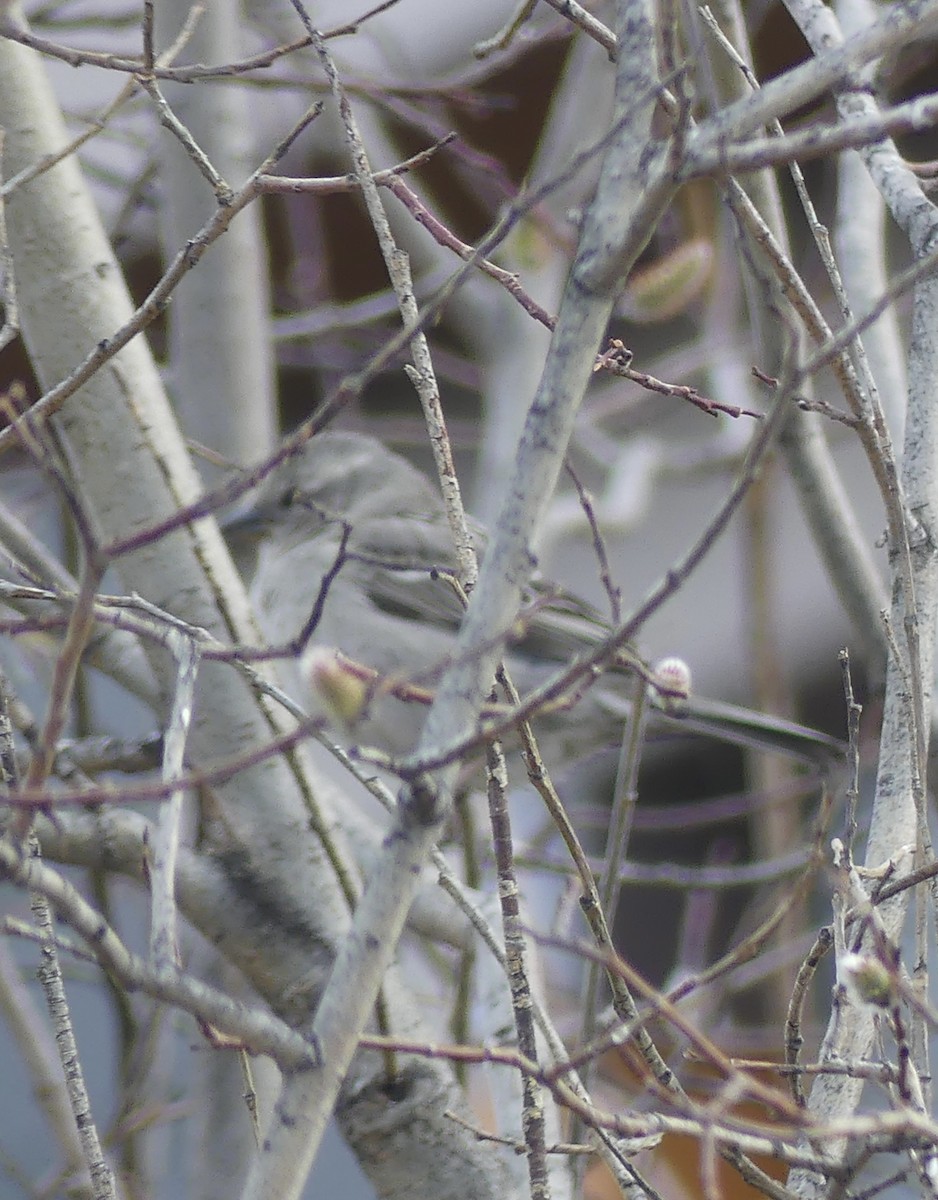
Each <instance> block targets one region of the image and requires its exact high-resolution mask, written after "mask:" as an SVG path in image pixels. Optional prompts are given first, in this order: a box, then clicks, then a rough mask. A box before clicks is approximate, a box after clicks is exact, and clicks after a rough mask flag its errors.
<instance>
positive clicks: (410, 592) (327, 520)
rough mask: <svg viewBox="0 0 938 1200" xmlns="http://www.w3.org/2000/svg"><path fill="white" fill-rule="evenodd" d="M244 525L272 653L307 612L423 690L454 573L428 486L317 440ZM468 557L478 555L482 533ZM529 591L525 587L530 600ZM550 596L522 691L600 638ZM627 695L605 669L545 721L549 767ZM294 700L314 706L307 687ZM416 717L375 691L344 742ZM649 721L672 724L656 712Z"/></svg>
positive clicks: (316, 636) (385, 739) (403, 743)
mask: <svg viewBox="0 0 938 1200" xmlns="http://www.w3.org/2000/svg"><path fill="white" fill-rule="evenodd" d="M252 525H253V527H254V529H255V531H256V532H260V533H263V535H264V536H263V537H262V539H261V540H260V543H259V547H258V552H257V565H256V569H255V572H254V579H253V583H252V586H251V596H252V600H253V602H254V605H255V608H256V611H257V614H258V619H259V620H260V622H261V625H262V629H263V632H264V634H265V636H266V637H267V639H268V640H269V641H270V642H271V644H283V643H285V642H287V641H289V640H291V639H293V638H295V637H296V636H297V635H298V634H299V632H300V630H301V629H302V628H303V627H304V625H305V624H306V623H307V622H308V621H309V619H310V616H311V614H312V613H313V611H314V608H315V607H316V606H317V605H318V604H319V605H321V611H319V614H318V620H317V621H316V625H315V629H314V630H313V633H312V638H311V641H312V643H313V644H314V645H317V646H323V647H330V648H333V649H336V650H338V651H340V652H341V653H342V654H344V655H345V656H347V658H349V659H351V660H354V661H355V662H357V663H361V664H363V665H364V666H366V667H369V668H373V669H374V670H375V671H377V672H378V673H379V675H380V676H381V677H383V678H391V679H393V680H395V681H402V680H405V679H406V680H408V681H412V682H414V683H416V684H419V685H421V686H425V687H427V688H429V689H432V687H433V685H434V683H435V681H436V680H437V678H438V677H439V673H440V672H441V671H442V670H443V669H444V668H445V666H446V664H447V662H448V661H449V659H450V656H451V654H452V652H453V649H454V645H455V633H456V630H457V629H458V626H459V621H460V617H461V613H462V609H461V606H460V603H459V601H458V598H457V595H456V593H455V591H454V589H453V588H452V586H451V585H450V584H449V582H448V581H447V579H446V578H445V577H440V574H439V573H440V572H442V573H444V574H445V573H446V572H452V571H453V570H454V569H455V557H454V552H453V543H452V538H451V535H450V531H449V526H448V523H447V521H446V517H445V512H444V509H443V504H442V500H441V498H440V494H439V491H438V489H437V487H436V486H435V485H434V484H432V483H431V482H430V480H429V479H428V478H427V477H426V476H425V475H423V474H422V473H421V472H420V471H418V470H417V469H416V468H415V467H414V466H413V465H412V464H411V463H409V462H408V461H407V460H406V459H405V458H403V457H402V456H401V455H399V454H395V453H393V452H392V451H390V450H388V449H387V448H386V447H385V446H383V445H382V444H381V443H380V442H378V441H376V440H375V439H373V438H370V437H366V436H364V435H362V434H356V433H340V432H326V433H321V434H318V435H317V436H315V437H313V438H312V439H311V440H310V441H309V442H308V443H307V444H306V446H305V447H304V449H303V451H302V452H301V453H300V454H298V455H296V456H294V457H293V458H290V459H288V460H286V461H285V462H284V463H282V464H281V465H280V466H279V467H278V468H276V469H275V470H274V471H273V472H272V473H271V475H270V476H269V477H268V479H267V480H266V481H265V483H264V484H263V485H262V487H261V489H260V490H259V494H258V497H257V501H256V504H255V507H254V511H253V515H252ZM343 539H345V541H344V549H343ZM478 549H479V550H480V552H481V551H483V550H484V536H483V535H482V534H481V533H480V534H479V535H478ZM340 557H341V562H340ZM337 568H338V569H337ZM333 572H334V575H333V577H332V578H331V580H330V582H329V584H328V587H326V588H324V586H323V581H324V580H325V579H326V578H327V577H328V576H329V575H330V573H333ZM539 591H540V588H539V587H538V586H537V585H535V587H533V588H532V594H531V600H532V601H534V600H535V597H536V596H537V595H538V592H539ZM549 596H550V598H549V599H548V601H547V602H545V603H543V604H542V605H540V604H534V606H533V608H532V610H531V615H530V619H529V620H528V621H525V622H524V623H523V633H522V636H520V637H519V638H518V640H517V641H516V642H515V643H514V644H513V645H512V647H511V649H510V653H509V665H510V667H511V670H512V673H513V675H514V676H515V680H516V683H517V685H518V686H519V688H520V689H521V690H522V691H524V690H526V689H528V688H530V687H532V686H535V685H537V684H538V683H540V682H542V681H543V680H545V679H546V678H547V677H548V676H549V675H551V674H552V673H554V672H556V671H557V670H558V669H559V668H560V667H561V666H562V665H563V664H564V663H567V662H569V661H570V660H571V659H572V658H573V657H574V656H575V655H576V654H577V653H578V652H581V651H583V650H586V649H589V648H590V647H591V646H593V645H595V644H596V642H597V640H598V639H600V638H601V637H602V636H604V634H605V633H606V632H608V629H607V627H606V625H605V624H604V622H603V621H602V619H601V617H600V615H599V614H598V613H597V612H596V611H595V610H594V609H592V608H591V607H590V606H589V605H587V604H585V603H582V602H580V601H578V600H576V599H575V598H572V597H570V596H567V595H565V594H561V593H555V592H550V593H549ZM301 686H302V685H301ZM628 691H629V684H628V682H627V681H625V680H623V679H622V677H621V676H619V677H618V678H617V677H616V673H615V672H613V673H610V674H607V675H606V676H605V677H604V678H603V679H602V680H601V681H600V682H599V683H597V684H595V685H594V686H593V687H591V688H590V689H589V690H588V691H587V693H586V695H585V696H584V697H583V698H582V699H581V700H580V702H579V703H578V704H577V705H576V707H575V708H573V709H571V710H570V711H565V712H560V713H556V714H553V715H549V716H548V717H547V718H545V720H544V721H543V722H542V725H543V731H542V742H543V744H544V749H545V753H546V755H547V757H548V760H549V761H554V762H556V761H558V759H559V760H561V761H562V760H564V759H567V758H568V757H570V756H571V755H582V754H583V753H584V752H586V751H589V750H590V749H595V748H596V747H598V746H600V745H602V744H615V743H617V742H618V741H619V740H620V739H621V737H622V730H623V721H624V719H625V717H626V716H627V712H628V708H627V704H626V702H625V701H624V699H623V693H627V692H628ZM301 698H302V699H304V700H305V701H306V702H307V705H309V706H310V707H312V708H313V709H314V710H315V707H316V705H315V703H312V704H310V702H311V701H313V699H314V698H313V697H312V696H311V695H310V694H309V691H308V689H307V692H306V695H305V696H303V697H301ZM425 715H426V708H425V706H424V705H422V704H418V703H404V702H403V701H401V700H398V699H396V698H394V697H389V696H387V695H384V694H382V695H380V696H375V697H374V698H372V700H371V701H370V702H369V703H368V704H367V706H366V708H365V710H364V712H363V714H362V719H361V720H360V721H359V722H358V723H356V725H355V727H354V730H353V736H354V738H355V740H357V741H359V742H361V743H363V744H370V745H376V746H378V747H380V748H381V749H384V750H387V751H389V752H391V753H393V754H403V753H407V752H408V751H410V750H411V749H413V746H414V743H415V741H416V738H417V736H418V733H419V730H420V726H421V724H422V722H423V719H424V717H425ZM660 719H662V720H669V719H670V720H674V717H673V715H671V716H669V714H664V713H662V714H661V717H660ZM678 719H679V720H680V722H681V723H682V724H683V725H684V726H685V727H686V728H691V729H695V730H702V731H704V732H708V733H712V734H714V735H715V736H717V737H720V738H723V739H727V740H731V741H745V742H747V743H752V744H757V745H764V746H767V747H768V748H771V749H780V750H782V751H784V752H791V753H795V754H798V755H801V756H804V757H807V758H817V757H820V758H822V759H830V758H831V757H836V756H837V755H838V754H839V753H840V750H841V748H840V745H839V743H837V742H835V741H834V740H833V739H830V738H827V737H825V736H824V735H822V734H815V733H814V732H813V731H811V730H807V729H803V728H802V727H801V726H797V725H792V724H790V723H788V722H784V721H776V720H775V719H773V718H767V717H762V716H761V715H760V714H758V713H751V712H748V711H747V710H745V709H738V708H736V707H735V706H732V705H722V704H718V703H714V702H709V701H701V700H698V699H697V698H696V697H692V698H691V699H689V700H688V701H687V702H686V703H685V704H683V705H682V708H681V716H680V717H679V718H678Z"/></svg>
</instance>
